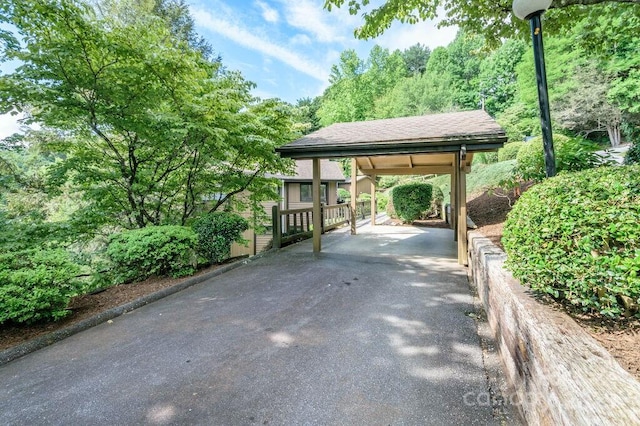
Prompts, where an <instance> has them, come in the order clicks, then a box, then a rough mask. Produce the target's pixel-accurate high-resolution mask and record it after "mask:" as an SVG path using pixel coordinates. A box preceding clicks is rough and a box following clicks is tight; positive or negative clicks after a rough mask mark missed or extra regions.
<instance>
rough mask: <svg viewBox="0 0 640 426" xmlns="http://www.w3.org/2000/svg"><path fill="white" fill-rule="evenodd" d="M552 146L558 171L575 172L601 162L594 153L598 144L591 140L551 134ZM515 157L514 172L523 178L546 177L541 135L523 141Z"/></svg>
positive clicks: (538, 178) (537, 179) (526, 179)
mask: <svg viewBox="0 0 640 426" xmlns="http://www.w3.org/2000/svg"><path fill="white" fill-rule="evenodd" d="M553 147H554V151H555V157H556V170H557V171H558V172H561V171H568V172H577V171H580V170H586V169H591V168H593V167H596V166H598V165H600V164H601V159H600V158H599V157H598V155H597V154H595V151H596V150H597V149H598V146H597V145H596V144H594V143H593V142H589V141H586V140H584V139H581V138H569V137H567V136H564V135H560V134H558V135H554V136H553ZM517 159H518V166H517V168H516V172H517V173H518V174H519V175H520V176H521V177H522V179H523V180H525V181H529V180H533V181H536V182H540V181H542V180H543V179H544V178H545V177H546V173H545V165H544V153H543V148H542V136H538V137H536V138H533V139H531V140H530V141H529V142H525V143H524V144H523V146H522V147H521V148H520V150H519V151H518V156H517Z"/></svg>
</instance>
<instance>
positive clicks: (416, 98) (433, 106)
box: [374, 72, 453, 118]
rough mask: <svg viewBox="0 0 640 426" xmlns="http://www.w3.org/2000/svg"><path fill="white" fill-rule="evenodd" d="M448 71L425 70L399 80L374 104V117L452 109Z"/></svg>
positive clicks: (409, 114) (412, 114)
mask: <svg viewBox="0 0 640 426" xmlns="http://www.w3.org/2000/svg"><path fill="white" fill-rule="evenodd" d="M450 84H451V78H450V76H449V75H448V74H443V75H439V76H438V75H433V74H432V73H431V72H426V73H425V74H423V75H415V76H413V77H410V78H405V79H403V80H401V81H400V82H398V84H396V86H395V87H394V88H393V89H392V90H391V91H389V92H388V93H387V94H386V95H384V96H382V97H381V98H378V99H377V100H376V103H375V110H374V116H375V118H393V117H409V116H415V115H423V114H428V113H437V112H443V111H449V110H451V109H452V108H453V106H452V99H451V91H450Z"/></svg>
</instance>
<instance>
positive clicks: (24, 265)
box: [0, 249, 81, 324]
mask: <svg viewBox="0 0 640 426" xmlns="http://www.w3.org/2000/svg"><path fill="white" fill-rule="evenodd" d="M79 272H80V267H79V266H78V265H77V264H75V263H74V262H72V261H71V259H70V257H69V254H68V253H67V252H66V251H65V250H62V249H52V250H38V249H35V250H34V249H31V250H23V251H16V252H11V253H3V254H0V324H2V323H5V322H7V321H12V322H16V323H22V322H26V323H31V322H34V321H38V320H57V319H60V318H62V317H64V316H66V315H67V314H69V311H68V310H67V309H66V308H67V305H68V304H69V301H70V300H71V298H72V297H73V296H75V295H76V294H78V292H79V291H80V287H81V285H80V283H79V281H78V280H77V278H76V276H77V275H78V274H79Z"/></svg>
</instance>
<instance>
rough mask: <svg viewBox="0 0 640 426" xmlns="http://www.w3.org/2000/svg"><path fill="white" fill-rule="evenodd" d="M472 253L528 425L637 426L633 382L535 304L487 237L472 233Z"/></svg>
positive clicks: (578, 332) (559, 316)
mask: <svg viewBox="0 0 640 426" xmlns="http://www.w3.org/2000/svg"><path fill="white" fill-rule="evenodd" d="M469 256H470V259H469V268H470V272H471V274H472V276H473V282H474V284H475V286H476V287H477V290H478V294H479V297H480V299H481V301H482V304H483V305H484V309H485V311H486V313H487V317H488V321H489V324H490V326H491V328H492V330H493V332H494V334H495V338H496V342H497V344H498V346H499V350H500V356H501V358H502V362H503V364H504V367H505V374H506V376H507V379H508V380H509V382H510V384H511V385H512V387H513V389H514V391H515V395H513V396H511V397H510V399H511V401H512V402H515V403H516V404H517V405H518V407H519V409H520V411H521V414H522V415H523V417H524V419H525V420H526V422H527V423H528V424H531V425H640V382H639V381H638V380H636V379H635V378H634V377H633V376H631V374H629V373H628V372H626V371H625V370H624V369H623V368H622V367H620V365H619V364H618V363H617V362H616V360H615V359H614V358H613V357H612V356H611V355H610V354H609V353H608V352H607V351H606V350H605V349H604V348H603V347H602V346H600V344H599V343H598V342H597V341H595V340H594V339H593V338H592V337H591V336H590V335H589V334H588V333H587V332H586V331H584V330H583V329H582V328H581V327H580V326H579V325H578V324H576V323H575V322H574V321H573V320H572V319H571V318H569V317H568V316H567V315H566V314H564V313H562V312H556V311H554V310H553V309H551V308H550V307H548V306H545V305H543V304H540V303H539V302H537V301H535V300H534V299H533V298H532V296H531V295H530V294H529V293H528V290H527V289H526V288H525V287H522V286H521V285H520V283H519V282H518V281H517V280H516V279H514V278H513V276H512V275H511V273H510V272H508V271H507V270H506V269H505V268H504V267H503V264H504V260H505V258H506V255H505V254H504V252H503V251H502V250H501V249H500V248H499V247H497V246H495V245H494V244H493V243H491V241H490V240H489V239H487V238H484V237H483V236H482V235H480V234H479V233H477V232H470V233H469ZM639 356H640V352H639Z"/></svg>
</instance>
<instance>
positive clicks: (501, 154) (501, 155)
mask: <svg viewBox="0 0 640 426" xmlns="http://www.w3.org/2000/svg"><path fill="white" fill-rule="evenodd" d="M524 144H525V143H524V142H510V143H508V144H506V145H505V146H504V147H502V148H500V149H499V150H498V161H509V160H515V159H516V158H518V152H520V148H522V147H523V146H524Z"/></svg>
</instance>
